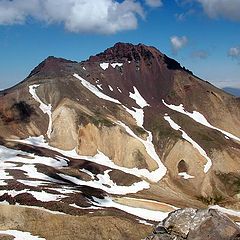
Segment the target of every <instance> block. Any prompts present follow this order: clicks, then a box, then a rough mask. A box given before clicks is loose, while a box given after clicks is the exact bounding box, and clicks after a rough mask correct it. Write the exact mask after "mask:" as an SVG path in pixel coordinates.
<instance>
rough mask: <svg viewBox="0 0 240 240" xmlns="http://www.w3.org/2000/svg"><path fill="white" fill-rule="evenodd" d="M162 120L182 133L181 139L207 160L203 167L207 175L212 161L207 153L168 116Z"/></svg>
mask: <svg viewBox="0 0 240 240" xmlns="http://www.w3.org/2000/svg"><path fill="white" fill-rule="evenodd" d="M164 119H165V120H166V121H167V122H168V123H169V124H170V126H171V127H172V128H173V129H174V130H176V131H180V132H181V133H182V137H183V138H184V139H185V140H186V141H188V142H190V143H191V144H192V145H193V147H194V148H196V149H197V150H198V152H199V153H200V154H201V155H202V156H203V157H204V158H205V159H206V160H207V163H206V164H205V166H204V172H205V173H207V172H208V171H209V169H210V168H211V166H212V160H211V159H210V158H209V157H208V156H207V153H206V152H205V151H204V150H203V149H202V147H201V146H199V145H198V144H197V143H196V142H195V141H194V140H193V139H191V138H190V137H189V136H188V135H187V134H186V133H185V132H184V131H183V130H182V129H181V127H180V126H179V125H178V124H176V123H175V122H174V121H173V120H172V119H171V118H170V117H169V116H164Z"/></svg>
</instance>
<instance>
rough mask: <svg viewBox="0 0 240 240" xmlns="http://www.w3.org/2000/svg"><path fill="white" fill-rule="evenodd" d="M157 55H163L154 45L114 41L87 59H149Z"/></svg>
mask: <svg viewBox="0 0 240 240" xmlns="http://www.w3.org/2000/svg"><path fill="white" fill-rule="evenodd" d="M158 56H160V57H163V56H164V55H163V54H162V53H160V52H159V51H158V50H157V49H156V48H154V47H148V46H145V45H143V44H138V45H133V44H130V43H116V44H115V45H114V46H113V47H111V48H108V49H106V50H105V51H104V52H102V53H99V54H97V55H96V56H91V57H90V58H89V61H91V62H101V61H117V60H118V61H133V60H134V61H140V60H141V59H143V60H151V59H154V58H156V57H158Z"/></svg>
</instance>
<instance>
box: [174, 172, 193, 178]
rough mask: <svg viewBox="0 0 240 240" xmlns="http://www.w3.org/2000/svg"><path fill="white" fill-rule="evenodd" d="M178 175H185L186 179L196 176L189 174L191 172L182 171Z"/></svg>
mask: <svg viewBox="0 0 240 240" xmlns="http://www.w3.org/2000/svg"><path fill="white" fill-rule="evenodd" d="M178 176H181V177H183V178H184V179H191V178H195V177H194V176H191V175H189V174H188V173H186V172H180V173H179V174H178Z"/></svg>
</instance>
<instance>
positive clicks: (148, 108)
mask: <svg viewBox="0 0 240 240" xmlns="http://www.w3.org/2000/svg"><path fill="white" fill-rule="evenodd" d="M239 126H240V101H239V99H238V98H235V97H233V96H232V95H230V94H227V93H225V92H224V91H222V90H220V89H218V88H216V87H214V86H213V85H211V84H210V83H208V82H205V81H203V80H201V79H199V78H197V77H196V76H194V75H193V73H192V72H190V71H189V70H187V69H185V68H182V67H181V65H180V64H179V63H178V62H176V61H175V60H173V59H170V58H168V57H167V56H166V55H164V54H162V53H160V52H159V51H158V50H157V49H156V48H154V47H147V46H145V45H142V44H139V45H132V44H124V43H117V44H116V45H115V46H113V47H112V48H109V49H107V50H106V51H105V52H103V53H100V54H98V55H96V56H92V57H90V58H89V59H88V60H87V61H84V62H80V63H77V62H72V61H68V60H65V59H60V58H54V57H49V58H47V59H46V60H45V61H43V62H42V63H41V64H40V65H39V66H37V67H36V68H35V69H34V70H33V71H32V72H31V73H30V75H29V76H28V77H27V78H26V79H25V80H24V81H22V82H21V83H19V84H18V85H16V86H15V87H13V88H11V89H7V90H5V91H2V92H0V144H1V145H0V153H1V154H0V160H1V162H0V164H1V165H0V166H1V168H0V173H1V174H0V176H1V179H0V200H1V201H2V203H4V204H10V205H15V206H3V205H2V206H0V207H1V208H3V211H2V212H3V213H1V214H0V217H1V218H2V219H4V220H3V221H2V222H3V224H2V226H3V227H2V226H1V228H2V229H3V230H5V229H9V228H11V229H14V228H17V229H16V230H20V231H27V232H31V233H33V234H35V235H37V236H41V237H44V238H46V239H79V236H81V238H80V239H109V238H111V239H141V238H143V237H144V236H146V235H147V232H150V231H151V227H150V226H149V225H146V224H149V223H153V222H154V221H160V220H162V219H163V218H164V217H166V216H167V214H168V213H169V212H171V211H173V210H175V209H176V208H179V207H197V208H205V207H207V206H208V205H209V204H221V205H222V206H225V207H231V208H234V209H238V208H239V207H240V205H239V193H240V187H239V186H240V185H239V183H240V174H239V168H240V157H239V156H240V138H239V136H240V128H239ZM16 205H17V206H16ZM19 205H21V206H22V205H24V206H25V207H24V206H22V207H20V206H19ZM26 205H28V206H34V208H35V209H32V208H27V207H26ZM37 207H41V209H42V210H40V209H38V208H37ZM44 209H45V212H42V211H44ZM47 209H48V210H51V211H54V212H49V211H48V212H46V210H47ZM220 209H221V210H222V211H227V210H226V209H224V208H220ZM13 210H14V211H13ZM56 211H57V214H56ZM12 212H16V216H17V217H16V216H15V215H14V216H13V215H12V214H11V213H12ZM58 212H62V213H65V215H64V216H62V215H60V213H59V214H58ZM54 213H55V215H54ZM32 214H34V215H38V216H40V217H39V218H37V219H35V220H33V219H32V217H31V215H32ZM231 215H235V220H237V219H238V216H240V214H239V213H238V212H236V211H235V212H234V211H232V212H231ZM20 216H24V217H20ZM43 216H44V217H43ZM29 218H30V219H31V224H29ZM46 219H48V220H49V221H48V220H47V221H48V224H49V225H48V226H47V227H48V231H45V227H42V226H45V223H44V222H45V220H46ZM50 219H52V220H50ZM102 219H103V220H104V221H105V220H106V221H108V222H109V228H106V225H105V224H104V223H103V221H102ZM13 220H14V221H13ZM51 221H52V222H51ZM66 221H72V222H74V223H73V225H71V224H70V223H68V224H66V223H65V222H66ZM49 222H51V223H49ZM56 224H58V226H62V227H57V228H56ZM139 225H142V227H141V230H139ZM76 226H78V227H76ZM59 232H61V234H60V233H59ZM93 232H94V234H95V235H91V234H93ZM60 235H61V236H60ZM113 236H114V237H113ZM67 237H69V238H67Z"/></svg>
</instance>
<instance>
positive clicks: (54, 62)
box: [28, 56, 76, 77]
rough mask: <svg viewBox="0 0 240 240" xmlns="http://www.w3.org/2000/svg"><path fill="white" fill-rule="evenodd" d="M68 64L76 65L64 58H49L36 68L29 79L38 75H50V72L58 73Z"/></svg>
mask: <svg viewBox="0 0 240 240" xmlns="http://www.w3.org/2000/svg"><path fill="white" fill-rule="evenodd" d="M66 63H76V62H74V61H71V60H67V59H64V58H57V57H54V56H48V57H47V58H46V59H45V60H43V61H42V62H41V63H40V64H39V65H38V66H37V67H35V68H34V69H33V70H32V71H31V73H30V74H29V76H28V77H32V76H33V75H35V74H37V73H40V72H41V73H49V71H51V72H52V71H57V70H60V68H61V66H62V65H63V64H66Z"/></svg>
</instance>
